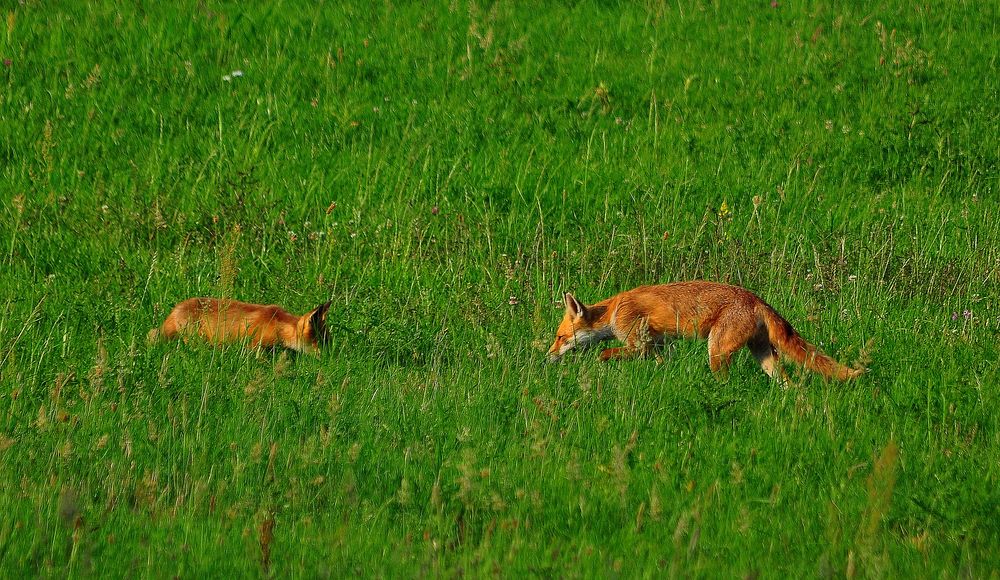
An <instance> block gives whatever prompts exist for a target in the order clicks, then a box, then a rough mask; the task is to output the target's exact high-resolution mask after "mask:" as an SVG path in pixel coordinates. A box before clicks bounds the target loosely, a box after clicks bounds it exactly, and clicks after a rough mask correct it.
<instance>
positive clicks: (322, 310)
mask: <svg viewBox="0 0 1000 580" xmlns="http://www.w3.org/2000/svg"><path fill="white" fill-rule="evenodd" d="M331 302H332V300H331V301H330V302H327V303H326V304H323V305H322V306H319V307H317V308H316V310H313V312H312V315H311V316H310V317H309V328H310V329H311V330H312V335H313V339H314V340H315V341H316V342H317V343H319V344H325V343H326V342H327V341H329V340H330V331H329V330H328V329H327V326H326V315H327V312H329V311H330V303H331Z"/></svg>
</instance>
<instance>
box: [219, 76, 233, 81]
mask: <svg viewBox="0 0 1000 580" xmlns="http://www.w3.org/2000/svg"><path fill="white" fill-rule="evenodd" d="M222 80H223V81H225V82H227V83H228V82H229V81H231V80H233V77H231V76H229V75H222Z"/></svg>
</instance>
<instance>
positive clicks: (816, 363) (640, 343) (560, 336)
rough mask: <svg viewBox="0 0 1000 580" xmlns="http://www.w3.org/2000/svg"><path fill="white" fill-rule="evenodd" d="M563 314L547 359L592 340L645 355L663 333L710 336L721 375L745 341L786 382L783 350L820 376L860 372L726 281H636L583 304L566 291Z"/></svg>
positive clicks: (617, 351) (616, 355) (624, 353)
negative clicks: (642, 283) (637, 283)
mask: <svg viewBox="0 0 1000 580" xmlns="http://www.w3.org/2000/svg"><path fill="white" fill-rule="evenodd" d="M564 300H565V304H566V313H565V315H564V316H563V319H562V322H561V323H560V324H559V329H558V330H557V331H556V339H555V341H554V342H553V343H552V346H551V347H550V348H549V352H548V356H549V359H550V360H557V359H558V358H559V357H561V356H562V355H563V354H564V353H565V352H566V351H568V350H570V349H572V348H574V347H577V346H583V345H586V344H589V343H592V342H598V341H601V340H609V339H612V338H617V339H618V340H621V341H622V342H624V343H625V346H624V347H619V348H609V349H606V350H604V351H603V352H601V359H602V360H605V361H606V360H612V359H625V358H631V357H634V356H640V355H643V354H646V353H647V352H648V351H649V349H650V348H651V347H652V346H655V345H657V344H659V343H662V342H663V339H664V338H665V337H670V336H684V337H700V338H707V339H708V357H709V366H711V368H712V371H713V372H716V373H724V372H725V371H726V370H727V369H728V367H729V361H730V359H731V357H732V355H733V353H735V352H736V351H738V350H740V349H741V348H743V347H744V346H746V347H748V348H749V349H750V352H751V353H753V355H754V358H756V359H757V361H758V362H759V363H760V365H761V367H762V368H763V369H764V372H766V373H767V374H768V375H769V376H771V377H773V378H776V379H779V380H784V379H785V374H784V371H783V370H782V368H781V365H780V363H779V361H778V357H777V355H778V354H779V353H780V354H782V355H784V356H785V357H787V358H790V359H791V360H793V361H795V362H796V363H798V364H800V365H802V366H804V367H805V368H807V369H809V370H811V371H814V372H817V373H819V374H821V375H823V376H824V377H827V378H833V379H838V380H841V381H844V380H848V379H852V378H854V377H857V376H859V375H861V374H862V373H863V372H864V369H861V368H849V367H846V366H844V365H842V364H840V363H838V362H837V361H835V360H833V359H832V358H830V357H828V356H826V355H825V354H823V353H821V352H820V351H819V350H818V349H817V348H816V347H815V346H813V345H811V344H809V343H808V342H806V341H805V340H803V338H802V337H801V336H799V334H798V333H797V332H795V329H793V328H792V325H791V324H789V323H788V321H786V320H785V319H784V318H782V317H781V315H780V314H778V313H777V311H775V310H774V308H771V306H770V305H768V304H767V303H766V302H764V301H763V300H761V299H760V298H758V297H757V296H756V295H755V294H753V293H752V292H750V291H749V290H746V289H744V288H740V287H738V286H730V285H728V284H719V283H715V282H705V281H700V280H699V281H692V282H675V283H673V284H661V285H658V286H640V287H638V288H635V289H632V290H628V291H625V292H622V293H621V294H617V295H615V296H612V297H611V298H608V299H607V300H602V301H601V302H598V303H597V304H594V305H592V306H586V305H584V304H582V303H581V302H580V301H578V300H577V299H576V298H575V297H574V296H573V295H572V294H570V293H566V295H565V296H564Z"/></svg>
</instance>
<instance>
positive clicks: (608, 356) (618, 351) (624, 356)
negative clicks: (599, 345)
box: [601, 346, 640, 362]
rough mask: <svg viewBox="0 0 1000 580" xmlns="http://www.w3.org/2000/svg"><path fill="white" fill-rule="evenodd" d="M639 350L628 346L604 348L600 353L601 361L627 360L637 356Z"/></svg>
mask: <svg viewBox="0 0 1000 580" xmlns="http://www.w3.org/2000/svg"><path fill="white" fill-rule="evenodd" d="M639 354H640V353H639V349H637V348H635V347H629V346H619V347H616V348H606V349H604V350H602V351H601V360H602V361H604V362H608V361H612V360H628V359H630V358H635V357H637V356H639Z"/></svg>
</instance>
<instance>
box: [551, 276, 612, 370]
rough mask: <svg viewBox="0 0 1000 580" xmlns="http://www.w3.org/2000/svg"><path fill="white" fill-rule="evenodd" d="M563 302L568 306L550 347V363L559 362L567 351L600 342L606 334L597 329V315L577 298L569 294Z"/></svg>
mask: <svg viewBox="0 0 1000 580" xmlns="http://www.w3.org/2000/svg"><path fill="white" fill-rule="evenodd" d="M563 302H564V303H565V304H566V313H565V314H563V319H562V322H560V323H559V328H558V329H557V330H556V339H555V341H554V342H553V343H552V346H551V347H549V353H548V356H549V362H555V361H557V360H559V358H560V357H562V355H564V354H566V351H569V350H571V349H574V348H576V347H579V346H585V345H587V344H589V343H591V342H594V341H596V340H600V339H601V338H603V334H604V333H602V332H601V330H600V329H598V328H596V327H595V324H594V323H595V320H596V318H597V316H595V313H594V312H593V311H592V310H591V309H590V308H587V306H585V305H584V304H583V303H582V302H580V301H579V300H577V299H576V297H574V296H573V295H572V294H570V293H569V292H567V293H566V294H565V295H564V296H563Z"/></svg>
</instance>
